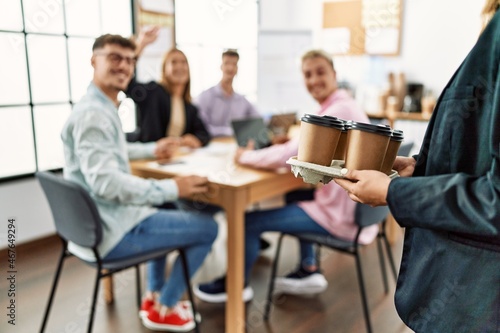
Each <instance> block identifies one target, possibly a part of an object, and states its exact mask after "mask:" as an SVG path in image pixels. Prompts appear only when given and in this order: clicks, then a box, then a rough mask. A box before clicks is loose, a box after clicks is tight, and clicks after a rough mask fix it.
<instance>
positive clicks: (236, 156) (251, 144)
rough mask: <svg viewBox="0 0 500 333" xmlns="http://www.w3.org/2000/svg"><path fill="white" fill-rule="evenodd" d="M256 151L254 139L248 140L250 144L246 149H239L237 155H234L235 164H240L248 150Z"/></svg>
mask: <svg viewBox="0 0 500 333" xmlns="http://www.w3.org/2000/svg"><path fill="white" fill-rule="evenodd" d="M254 149H255V141H253V140H252V139H250V140H248V143H247V145H246V147H238V149H237V150H236V153H235V154H234V162H235V163H238V161H239V159H240V157H241V155H242V154H243V153H244V152H246V151H247V150H254Z"/></svg>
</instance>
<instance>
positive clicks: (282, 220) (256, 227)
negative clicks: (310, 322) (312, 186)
mask: <svg viewBox="0 0 500 333" xmlns="http://www.w3.org/2000/svg"><path fill="white" fill-rule="evenodd" d="M266 231H280V232H313V233H317V234H323V235H328V234H329V232H328V231H326V230H325V229H324V228H323V227H321V226H320V225H319V224H317V223H316V222H315V221H314V220H313V219H312V218H310V217H309V215H307V214H306V212H304V211H303V210H302V208H300V207H299V206H297V204H288V205H286V206H284V207H281V208H277V209H270V210H263V211H254V212H250V213H247V214H246V216H245V281H248V278H249V275H250V272H251V270H252V267H253V265H254V263H255V260H257V257H258V255H259V248H260V244H259V238H260V234H261V233H263V232H266ZM312 252H313V251H310V249H309V247H307V246H306V247H305V249H304V248H303V247H302V246H301V259H302V260H303V261H304V260H305V261H310V260H313V262H314V258H310V256H311V255H312ZM312 256H313V257H314V255H312Z"/></svg>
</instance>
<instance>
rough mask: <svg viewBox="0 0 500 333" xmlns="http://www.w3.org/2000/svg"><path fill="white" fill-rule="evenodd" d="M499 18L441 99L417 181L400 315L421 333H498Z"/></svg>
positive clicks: (396, 205)
mask: <svg viewBox="0 0 500 333" xmlns="http://www.w3.org/2000/svg"><path fill="white" fill-rule="evenodd" d="M499 66H500V12H497V13H496V15H495V16H494V18H493V19H492V21H491V22H490V24H489V25H488V27H487V28H486V30H485V31H484V32H483V34H482V35H481V36H480V38H479V39H478V41H477V43H476V45H475V46H474V48H473V49H472V51H471V52H470V53H469V55H468V56H467V58H466V59H465V60H464V62H463V63H462V65H461V66H460V68H459V69H458V70H457V72H456V73H455V74H454V76H453V77H452V79H451V81H450V82H449V83H448V85H447V86H446V88H445V90H444V91H443V93H442V95H441V96H440V98H439V100H438V103H437V106H436V108H435V111H434V114H433V116H432V118H431V121H430V123H429V127H428V129H427V133H426V135H425V137H424V142H423V145H422V148H421V150H420V153H419V155H418V157H417V165H416V169H415V172H414V174H413V177H412V178H397V179H394V180H393V181H392V182H391V184H390V186H389V193H388V196H387V201H388V203H389V207H390V209H391V212H392V214H393V215H394V217H395V219H396V220H397V221H398V223H399V224H400V225H401V226H403V227H406V231H405V241H404V248H403V259H402V262H401V269H400V275H399V279H398V285H397V289H396V308H397V311H398V313H399V315H400V316H401V318H402V319H403V321H404V322H405V323H406V324H407V325H408V326H409V327H410V328H412V329H413V330H415V331H416V332H418V333H420V332H424V333H433V332H438V333H446V332H450V333H451V332H453V333H458V332H467V333H472V332H477V333H483V332H500V71H499Z"/></svg>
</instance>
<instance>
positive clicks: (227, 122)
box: [196, 50, 261, 137]
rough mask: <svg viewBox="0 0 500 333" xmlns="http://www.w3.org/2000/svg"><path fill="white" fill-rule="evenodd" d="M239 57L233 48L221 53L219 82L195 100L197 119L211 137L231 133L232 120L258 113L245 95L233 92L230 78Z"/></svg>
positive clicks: (257, 114)
mask: <svg viewBox="0 0 500 333" xmlns="http://www.w3.org/2000/svg"><path fill="white" fill-rule="evenodd" d="M239 58H240V56H239V54H238V52H236V50H227V51H225V52H224V53H222V64H221V70H222V79H221V81H220V82H219V84H217V85H216V86H214V87H212V88H209V89H207V90H205V91H204V92H202V93H201V94H200V95H199V96H198V98H197V100H196V105H197V106H198V109H199V114H200V118H201V119H202V120H203V122H204V123H205V126H206V128H207V130H208V132H209V133H210V134H211V135H212V136H213V137H217V136H232V135H233V129H232V127H231V121H232V120H237V119H245V118H256V117H260V116H261V115H260V114H259V112H258V111H257V110H256V109H255V107H254V106H253V105H252V104H251V103H250V102H249V101H248V100H247V99H246V98H245V96H243V95H241V94H238V93H236V92H235V91H234V89H233V79H234V77H235V76H236V74H237V73H238V60H239Z"/></svg>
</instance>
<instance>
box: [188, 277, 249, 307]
mask: <svg viewBox="0 0 500 333" xmlns="http://www.w3.org/2000/svg"><path fill="white" fill-rule="evenodd" d="M193 289H194V290H193V291H194V294H195V295H196V296H197V297H198V298H199V299H201V300H202V301H205V302H209V303H224V302H226V301H227V294H226V277H225V276H224V277H221V278H219V279H217V280H214V281H212V282H209V283H203V284H199V285H195V286H194V288H193ZM252 298H253V289H252V287H250V286H249V285H248V284H246V283H245V288H244V289H243V301H244V302H248V301H250V300H251V299H252Z"/></svg>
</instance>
